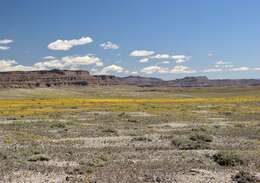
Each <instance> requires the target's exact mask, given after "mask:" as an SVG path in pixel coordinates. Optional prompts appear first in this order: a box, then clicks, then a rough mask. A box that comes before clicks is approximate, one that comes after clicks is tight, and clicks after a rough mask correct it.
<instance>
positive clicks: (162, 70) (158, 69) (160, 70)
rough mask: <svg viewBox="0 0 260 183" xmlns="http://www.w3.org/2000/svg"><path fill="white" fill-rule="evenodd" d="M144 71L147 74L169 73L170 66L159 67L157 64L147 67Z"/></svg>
mask: <svg viewBox="0 0 260 183" xmlns="http://www.w3.org/2000/svg"><path fill="white" fill-rule="evenodd" d="M141 72H142V73H145V74H153V73H168V72H169V71H168V68H165V67H159V66H157V65H154V66H149V67H145V68H143V69H142V70H141Z"/></svg>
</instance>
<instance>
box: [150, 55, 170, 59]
mask: <svg viewBox="0 0 260 183" xmlns="http://www.w3.org/2000/svg"><path fill="white" fill-rule="evenodd" d="M170 57H171V56H170V55H168V54H156V55H154V56H151V57H150V58H152V59H169V58H170Z"/></svg>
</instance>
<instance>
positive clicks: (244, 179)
mask: <svg viewBox="0 0 260 183" xmlns="http://www.w3.org/2000/svg"><path fill="white" fill-rule="evenodd" d="M232 180H233V181H235V182H237V183H256V182H257V178H256V177H255V176H254V175H252V174H250V173H249V172H246V171H243V170H242V171H239V172H238V173H237V174H236V175H234V176H232Z"/></svg>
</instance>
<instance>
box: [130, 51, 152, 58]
mask: <svg viewBox="0 0 260 183" xmlns="http://www.w3.org/2000/svg"><path fill="white" fill-rule="evenodd" d="M153 54H154V51H148V50H134V51H132V52H131V53H130V56H132V57H148V56H151V55H153Z"/></svg>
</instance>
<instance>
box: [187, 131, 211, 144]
mask: <svg viewBox="0 0 260 183" xmlns="http://www.w3.org/2000/svg"><path fill="white" fill-rule="evenodd" d="M190 140H192V141H197V142H212V140H213V137H212V136H211V135H209V134H207V133H204V132H197V133H193V134H192V135H190Z"/></svg>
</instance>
